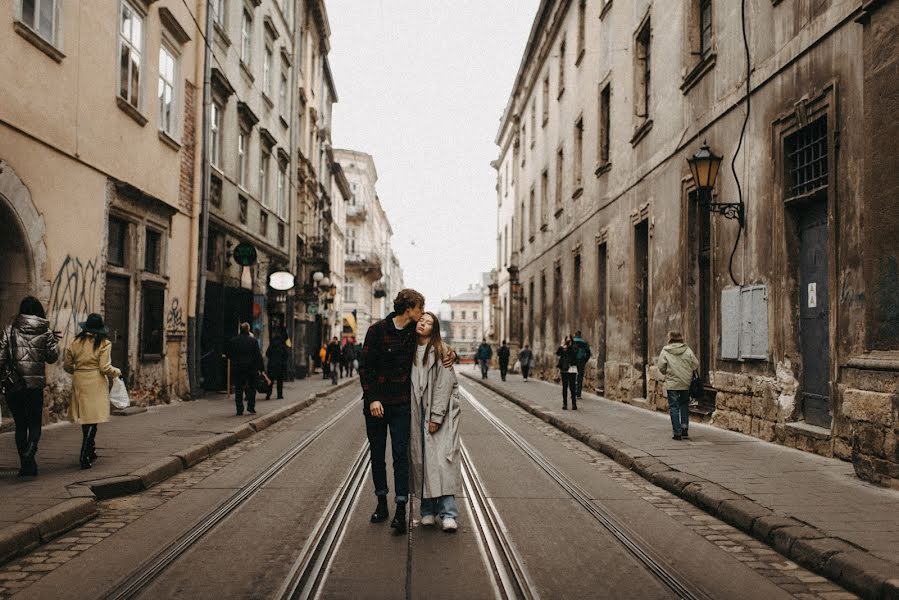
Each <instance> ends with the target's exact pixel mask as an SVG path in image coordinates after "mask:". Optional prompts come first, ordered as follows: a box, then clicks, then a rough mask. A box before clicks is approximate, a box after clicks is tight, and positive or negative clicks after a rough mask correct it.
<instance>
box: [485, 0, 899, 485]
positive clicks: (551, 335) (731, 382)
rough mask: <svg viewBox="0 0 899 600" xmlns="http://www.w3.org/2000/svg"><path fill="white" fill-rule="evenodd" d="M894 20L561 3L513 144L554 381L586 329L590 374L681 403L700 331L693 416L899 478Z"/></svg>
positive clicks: (510, 107)
mask: <svg viewBox="0 0 899 600" xmlns="http://www.w3.org/2000/svg"><path fill="white" fill-rule="evenodd" d="M897 24H899V2H896V1H895V0H894V1H885V2H858V1H849V0H846V1H835V2H824V3H821V2H818V3H809V2H801V1H799V0H782V1H777V2H770V1H768V0H748V1H747V14H746V17H745V18H744V16H743V15H741V11H740V3H739V2H721V1H716V0H690V1H682V2H649V1H648V0H636V1H634V2H620V1H615V2H612V1H609V0H544V1H543V2H541V3H540V7H539V9H538V13H537V15H536V18H535V20H534V24H533V27H532V30H531V34H530V38H529V40H528V43H527V46H526V48H525V51H524V56H523V58H522V61H521V66H520V69H519V72H518V74H517V76H516V79H515V84H514V87H513V90H512V93H511V95H510V98H509V101H508V104H507V108H506V110H505V113H504V115H503V117H502V122H501V127H500V130H499V132H498V135H497V144H498V146H499V157H498V158H497V160H496V161H494V163H493V164H494V167H495V168H496V171H497V188H496V189H497V211H498V230H497V282H496V286H497V288H496V292H495V294H494V301H493V302H494V311H496V312H497V313H499V319H498V320H499V322H500V323H499V332H500V335H503V333H504V332H505V333H508V334H509V337H510V339H511V340H512V341H513V342H514V344H513V351H514V346H517V345H519V344H520V343H521V342H522V341H525V340H528V341H530V342H531V343H532V345H533V348H534V351H535V354H536V356H537V359H538V369H537V370H538V371H540V372H542V375H543V376H544V377H554V369H553V364H554V362H553V360H552V351H553V349H554V348H555V347H556V345H557V344H558V342H559V340H560V339H561V338H562V336H564V335H565V334H567V333H569V332H572V331H574V330H577V329H581V330H583V332H584V335H585V337H586V338H587V339H588V341H589V342H590V343H591V344H592V346H593V348H594V351H593V355H594V360H593V361H592V362H591V365H590V366H589V368H588V383H589V384H590V385H592V386H594V387H596V388H598V389H599V390H601V391H603V392H604V393H605V395H606V396H608V397H610V398H613V399H617V400H621V401H625V402H631V403H634V404H637V405H641V406H645V407H647V408H651V409H657V410H664V409H665V407H666V402H665V399H664V395H663V386H662V385H661V380H660V376H659V374H658V372H657V370H656V369H655V367H654V366H653V364H654V359H655V357H656V356H657V355H658V352H659V350H660V349H661V347H662V346H663V345H664V343H665V341H666V332H667V331H668V330H669V329H679V330H682V331H683V332H684V333H685V335H686V338H687V339H688V341H689V343H690V344H691V345H692V346H693V348H694V350H696V352H697V354H698V356H699V358H700V361H701V373H702V377H703V379H704V381H705V387H706V393H705V396H704V398H702V399H701V401H700V405H699V407H698V408H697V411H696V413H697V414H696V417H697V418H701V419H707V420H710V421H711V422H712V423H713V424H716V425H718V426H720V427H724V428H728V429H733V430H737V431H741V432H744V433H747V434H750V435H754V436H757V437H760V438H762V439H765V440H771V441H776V442H778V443H783V444H786V445H789V446H793V447H797V448H801V449H805V450H811V451H814V452H819V453H821V454H824V455H828V456H829V455H833V456H838V457H840V458H843V459H846V460H852V461H853V463H854V465H855V467H856V470H857V472H858V473H859V474H860V475H862V476H864V477H866V478H869V479H871V480H873V481H878V482H881V483H890V484H892V485H899V483H897V482H899V456H897V454H896V452H895V450H896V444H897V435H896V431H897V429H896V427H897V422H896V421H895V419H896V416H895V413H896V411H895V396H894V394H895V392H896V389H897V387H896V386H897V382H899V360H897V357H899V310H897V300H896V298H897V297H899V296H897V294H896V293H895V290H896V289H899V288H897V283H896V282H897V281H899V279H897V277H896V275H895V273H896V272H897V269H896V267H895V265H896V264H897V261H899V259H897V242H896V236H895V231H897V230H899V222H897V218H899V217H897V213H896V211H895V197H896V189H897V185H899V179H897V176H896V169H895V158H894V157H892V155H891V154H890V153H889V152H883V151H882V149H883V148H887V147H889V146H890V143H891V140H892V139H893V137H895V135H896V128H897V125H896V122H897V121H896V119H895V108H896V107H895V102H893V101H892V100H890V101H885V100H884V99H885V98H895V97H896V87H897V80H896V78H895V69H896V61H897V58H896V57H897V56H899V53H897V51H896V46H897V43H899V42H897V38H896V36H895V35H881V33H882V32H886V31H894V30H895V28H896V26H897ZM744 26H745V28H746V30H747V39H746V44H747V45H748V51H746V50H744V37H743V29H744ZM747 72H748V73H750V76H749V77H748V81H747ZM747 91H748V92H750V93H751V95H750V96H749V98H747V96H748V94H747ZM744 119H745V122H744ZM891 136H892V137H891ZM888 140H889V141H888ZM704 142H707V143H708V146H709V148H710V149H711V152H713V153H715V154H718V155H722V156H723V163H722V164H721V168H720V174H719V175H718V177H717V183H716V184H715V186H714V188H713V190H712V195H711V196H706V195H705V194H704V193H702V194H701V193H700V192H699V191H698V190H697V187H696V183H695V181H694V178H693V177H692V176H691V172H690V169H689V166H688V163H687V159H688V158H690V157H692V156H694V155H695V154H696V153H697V152H698V151H699V150H700V148H701V147H702V146H703V143H704ZM735 155H736V156H735ZM732 161H733V162H732ZM700 200H702V201H703V202H700ZM711 203H714V205H713V204H711ZM725 205H732V206H725ZM712 208H714V209H716V212H713V211H711V210H710V209H712ZM866 215H877V218H876V219H866V218H865V216H866ZM890 232H892V233H890Z"/></svg>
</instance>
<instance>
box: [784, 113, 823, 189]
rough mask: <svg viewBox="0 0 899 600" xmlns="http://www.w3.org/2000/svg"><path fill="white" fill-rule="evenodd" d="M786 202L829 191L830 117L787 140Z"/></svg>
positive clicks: (820, 120)
mask: <svg viewBox="0 0 899 600" xmlns="http://www.w3.org/2000/svg"><path fill="white" fill-rule="evenodd" d="M784 143H785V147H784V157H785V167H786V182H787V190H786V194H785V195H786V198H787V199H792V198H798V197H801V196H807V195H809V194H812V193H814V192H816V191H818V190H820V189H821V188H824V187H827V117H821V118H820V119H818V120H816V121H813V122H812V123H809V124H808V125H806V126H805V127H803V128H802V129H800V130H799V131H797V132H795V133H793V134H791V135H789V136H788V137H787V139H786V140H785V142H784Z"/></svg>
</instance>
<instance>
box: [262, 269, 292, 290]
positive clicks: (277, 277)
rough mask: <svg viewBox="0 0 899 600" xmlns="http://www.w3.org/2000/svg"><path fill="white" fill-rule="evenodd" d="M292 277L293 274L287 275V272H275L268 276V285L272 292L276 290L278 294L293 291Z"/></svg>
mask: <svg viewBox="0 0 899 600" xmlns="http://www.w3.org/2000/svg"><path fill="white" fill-rule="evenodd" d="M294 280H295V278H294V276H293V273H288V272H287V271H276V272H275V273H272V274H271V275H269V276H268V285H269V287H270V288H272V289H273V290H278V291H279V292H286V291H287V290H290V289H293V286H294Z"/></svg>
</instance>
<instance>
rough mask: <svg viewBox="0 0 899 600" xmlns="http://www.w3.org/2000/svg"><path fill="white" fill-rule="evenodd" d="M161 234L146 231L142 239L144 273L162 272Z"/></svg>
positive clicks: (150, 230)
mask: <svg viewBox="0 0 899 600" xmlns="http://www.w3.org/2000/svg"><path fill="white" fill-rule="evenodd" d="M161 261H162V234H161V233H159V232H158V231H153V230H152V229H147V234H146V236H145V239H144V271H147V272H148V273H156V274H157V275H158V274H159V273H161V272H162V269H161V266H162V265H161Z"/></svg>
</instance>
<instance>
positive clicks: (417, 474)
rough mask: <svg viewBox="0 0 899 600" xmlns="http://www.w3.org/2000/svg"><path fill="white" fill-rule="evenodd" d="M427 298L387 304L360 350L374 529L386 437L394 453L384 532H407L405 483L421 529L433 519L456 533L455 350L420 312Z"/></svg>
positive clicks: (382, 498)
mask: <svg viewBox="0 0 899 600" xmlns="http://www.w3.org/2000/svg"><path fill="white" fill-rule="evenodd" d="M424 304H425V299H424V296H422V295H421V294H420V293H418V292H416V291H415V290H411V289H405V290H401V291H400V293H399V294H397V297H396V299H395V300H394V301H393V312H392V313H390V314H389V315H387V317H385V318H384V319H383V320H381V321H378V322H377V323H374V324H373V325H372V326H371V327H370V328H369V329H368V333H367V334H366V335H365V344H364V345H363V347H362V357H363V361H362V362H363V365H364V367H363V369H362V371H361V373H360V374H359V375H360V378H361V381H362V390H363V398H362V403H363V409H362V412H363V414H364V415H365V429H366V433H367V435H368V442H369V446H370V448H371V472H372V479H373V480H374V485H375V495H376V496H377V498H378V506H377V508H376V509H375V512H374V513H373V514H372V515H371V520H372V522H373V523H380V522H382V521H386V520H387V518H388V517H389V516H390V514H389V510H388V506H387V493H388V492H389V488H388V485H387V464H386V462H385V454H386V450H387V436H388V433H389V434H390V444H391V454H392V455H393V481H394V488H395V490H394V491H395V496H396V510H395V512H394V517H393V520H392V521H391V523H390V527H391V528H392V529H393V532H394V533H395V534H397V535H402V534H403V533H405V532H406V519H407V517H406V504H407V502H408V500H409V477H410V474H411V477H412V490H414V492H415V493H416V495H417V496H418V497H419V498H421V517H422V518H421V524H422V525H424V526H433V525H435V524H436V522H437V519H438V518H439V519H440V520H441V524H442V528H443V530H444V531H447V532H454V531H456V529H457V527H458V525H457V523H456V519H457V518H458V516H459V511H458V508H457V507H456V502H455V495H456V494H458V493H460V492H461V482H462V473H461V451H460V444H459V417H460V415H461V408H460V406H459V395H458V388H459V386H458V383H457V381H456V374H455V373H454V372H453V370H452V366H453V363H454V361H455V352H453V350H452V349H450V348H449V347H447V346H445V345H444V344H443V342H442V339H441V337H440V322H439V321H438V319H437V317H436V316H435V315H434V314H433V313H430V312H425V311H424Z"/></svg>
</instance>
